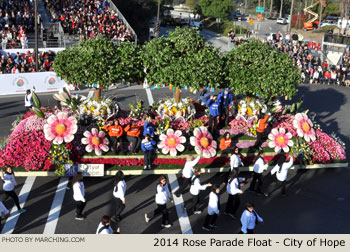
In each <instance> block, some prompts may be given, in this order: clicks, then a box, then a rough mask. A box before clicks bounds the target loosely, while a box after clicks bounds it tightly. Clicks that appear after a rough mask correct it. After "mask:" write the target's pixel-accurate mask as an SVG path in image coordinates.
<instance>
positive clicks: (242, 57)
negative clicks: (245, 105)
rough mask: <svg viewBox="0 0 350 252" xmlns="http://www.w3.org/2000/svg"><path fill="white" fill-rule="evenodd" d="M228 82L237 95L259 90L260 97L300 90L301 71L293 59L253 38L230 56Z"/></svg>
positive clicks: (228, 55) (293, 92)
mask: <svg viewBox="0 0 350 252" xmlns="http://www.w3.org/2000/svg"><path fill="white" fill-rule="evenodd" d="M225 71H226V80H227V85H228V86H229V87H230V88H231V89H233V90H234V92H235V93H236V94H242V95H247V94H251V93H254V92H256V93H257V94H258V95H259V96H260V97H264V98H270V97H272V96H280V95H288V96H289V97H292V96H293V95H295V94H296V93H297V89H296V85H297V84H299V83H300V82H301V78H300V73H299V70H298V69H297V68H296V67H295V66H294V65H293V63H292V61H291V60H290V58H289V57H288V56H287V55H286V54H283V53H281V52H279V51H277V50H276V49H274V48H272V47H271V46H269V45H267V44H265V43H263V42H261V41H250V42H249V43H245V44H242V45H241V46H239V47H238V48H236V49H233V50H231V51H230V52H229V53H228V54H227V55H226V66H225Z"/></svg>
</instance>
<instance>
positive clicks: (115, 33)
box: [45, 0, 134, 41]
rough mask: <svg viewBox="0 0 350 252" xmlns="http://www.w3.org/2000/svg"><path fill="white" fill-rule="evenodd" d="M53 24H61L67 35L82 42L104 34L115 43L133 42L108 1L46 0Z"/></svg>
mask: <svg viewBox="0 0 350 252" xmlns="http://www.w3.org/2000/svg"><path fill="white" fill-rule="evenodd" d="M45 5H46V6H47V9H48V10H49V12H50V13H51V18H52V22H57V21H59V22H61V25H62V27H63V30H64V32H65V33H69V34H70V35H75V36H79V39H80V40H86V39H89V38H93V37H96V36H97V35H98V34H104V35H105V36H106V37H108V38H109V39H111V40H113V41H125V40H127V41H132V40H133V39H134V37H133V34H132V33H131V31H130V30H129V29H128V28H127V27H126V25H125V24H124V23H123V21H122V20H121V19H119V18H118V16H117V14H116V13H115V11H114V10H113V9H112V8H110V6H109V5H108V2H107V1H106V0H45Z"/></svg>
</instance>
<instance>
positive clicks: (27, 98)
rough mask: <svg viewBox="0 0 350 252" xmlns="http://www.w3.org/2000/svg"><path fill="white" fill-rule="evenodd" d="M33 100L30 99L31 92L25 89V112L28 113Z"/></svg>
mask: <svg viewBox="0 0 350 252" xmlns="http://www.w3.org/2000/svg"><path fill="white" fill-rule="evenodd" d="M33 105H34V103H33V98H32V91H30V89H27V91H26V95H25V97H24V106H25V108H26V112H28V111H29V110H30V109H31V108H32V107H33Z"/></svg>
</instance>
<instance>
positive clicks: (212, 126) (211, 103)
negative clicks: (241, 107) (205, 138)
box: [207, 95, 220, 136]
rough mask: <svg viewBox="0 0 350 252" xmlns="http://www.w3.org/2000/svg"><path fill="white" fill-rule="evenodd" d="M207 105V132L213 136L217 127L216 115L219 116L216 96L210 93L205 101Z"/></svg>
mask: <svg viewBox="0 0 350 252" xmlns="http://www.w3.org/2000/svg"><path fill="white" fill-rule="evenodd" d="M207 106H208V107H209V126H208V130H209V132H210V133H211V134H212V135H213V136H214V135H215V133H216V132H217V129H218V117H219V116H220V104H219V102H218V101H217V96H216V95H212V96H210V99H209V100H208V101H207Z"/></svg>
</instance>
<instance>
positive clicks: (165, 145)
mask: <svg viewBox="0 0 350 252" xmlns="http://www.w3.org/2000/svg"><path fill="white" fill-rule="evenodd" d="M159 140H160V143H159V144H158V145H157V146H158V148H159V149H161V150H162V153H163V154H168V153H170V156H173V157H174V156H176V155H177V152H178V151H179V152H183V151H184V150H185V147H184V145H183V143H185V142H186V138H185V137H184V136H182V132H181V131H180V130H177V131H174V130H173V129H168V130H167V131H166V134H161V135H160V136H159Z"/></svg>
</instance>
